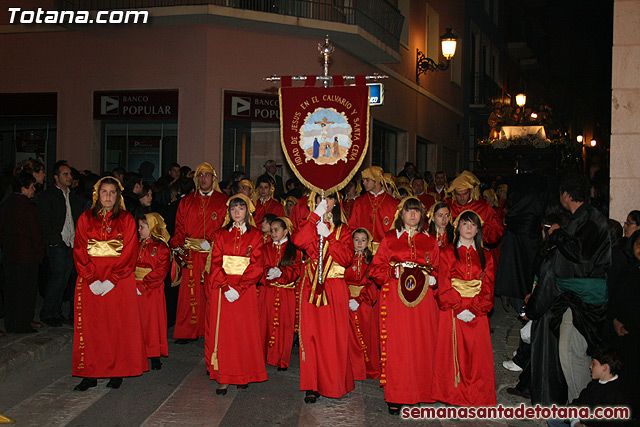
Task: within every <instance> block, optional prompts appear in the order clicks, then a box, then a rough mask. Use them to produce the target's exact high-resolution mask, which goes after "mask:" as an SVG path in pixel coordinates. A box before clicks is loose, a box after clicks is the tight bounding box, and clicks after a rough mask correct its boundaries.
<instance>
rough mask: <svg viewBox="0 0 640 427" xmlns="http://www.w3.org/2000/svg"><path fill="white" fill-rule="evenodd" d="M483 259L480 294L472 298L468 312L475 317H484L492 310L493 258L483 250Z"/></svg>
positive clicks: (494, 276)
mask: <svg viewBox="0 0 640 427" xmlns="http://www.w3.org/2000/svg"><path fill="white" fill-rule="evenodd" d="M484 257H485V259H486V261H487V263H486V265H485V269H484V277H483V278H482V287H481V288H480V293H479V294H478V295H476V296H475V297H473V299H472V300H471V306H470V307H469V311H470V312H472V313H473V314H474V315H476V316H483V315H486V314H487V313H489V312H490V311H491V309H492V308H493V290H494V283H495V278H496V265H495V261H494V260H493V256H491V254H490V253H489V251H487V250H484Z"/></svg>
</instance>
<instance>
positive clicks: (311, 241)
mask: <svg viewBox="0 0 640 427" xmlns="http://www.w3.org/2000/svg"><path fill="white" fill-rule="evenodd" d="M318 221H320V217H319V216H318V215H316V214H315V213H313V212H312V213H311V215H309V218H308V219H307V220H305V221H301V223H300V227H299V228H298V230H297V231H296V232H295V233H293V235H292V236H291V241H293V244H294V245H296V246H297V247H298V248H300V249H302V250H303V251H305V252H306V253H307V255H309V256H310V257H313V256H318V232H317V230H316V224H317V223H318ZM314 252H315V253H314Z"/></svg>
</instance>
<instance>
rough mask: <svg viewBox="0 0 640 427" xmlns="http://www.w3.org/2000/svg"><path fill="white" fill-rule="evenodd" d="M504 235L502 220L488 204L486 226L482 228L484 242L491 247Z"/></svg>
mask: <svg viewBox="0 0 640 427" xmlns="http://www.w3.org/2000/svg"><path fill="white" fill-rule="evenodd" d="M503 233H504V225H503V224H502V218H499V217H498V215H496V211H495V210H494V209H493V208H492V207H491V206H489V205H488V204H487V209H485V218H484V225H483V226H482V240H484V242H486V243H487V244H489V245H492V244H494V243H498V242H499V241H500V238H501V237H502V234H503Z"/></svg>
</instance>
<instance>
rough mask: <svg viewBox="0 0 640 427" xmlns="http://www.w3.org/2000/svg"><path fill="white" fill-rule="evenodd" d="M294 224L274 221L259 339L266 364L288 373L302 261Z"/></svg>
mask: <svg viewBox="0 0 640 427" xmlns="http://www.w3.org/2000/svg"><path fill="white" fill-rule="evenodd" d="M292 231H293V225H292V224H291V221H289V219H288V218H276V219H274V220H273V221H271V240H272V242H271V243H269V244H268V245H265V246H264V248H263V250H262V259H263V269H264V274H263V275H262V279H261V281H260V282H261V284H262V285H263V286H262V287H261V289H260V295H259V297H258V305H259V307H260V337H261V342H262V347H263V349H264V351H265V355H266V360H267V364H269V365H273V366H277V367H278V371H286V370H287V368H288V367H289V360H290V359H291V349H292V348H293V327H294V324H295V317H296V293H295V285H296V280H297V279H298V277H299V276H300V265H301V263H300V258H299V256H298V253H297V250H296V247H295V246H294V245H293V243H291V242H290V241H289V235H290V233H291V232H292Z"/></svg>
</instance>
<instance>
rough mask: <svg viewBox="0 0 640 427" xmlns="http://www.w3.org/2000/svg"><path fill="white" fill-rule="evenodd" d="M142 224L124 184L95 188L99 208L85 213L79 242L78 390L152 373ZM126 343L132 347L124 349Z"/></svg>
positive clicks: (110, 181) (106, 181)
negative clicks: (142, 295)
mask: <svg viewBox="0 0 640 427" xmlns="http://www.w3.org/2000/svg"><path fill="white" fill-rule="evenodd" d="M137 251H138V236H137V233H136V221H135V220H134V219H133V217H132V216H131V214H130V213H128V212H127V211H125V210H124V201H123V199H122V186H121V185H120V182H119V181H118V180H117V179H115V178H113V177H105V178H102V179H101V180H99V181H98V182H97V183H96V185H95V186H94V187H93V205H92V207H91V209H89V210H86V211H84V212H83V213H82V215H80V218H79V219H78V224H77V227H76V236H75V240H74V243H73V260H74V263H75V266H76V271H77V272H78V279H77V282H76V292H75V301H74V308H75V310H74V315H75V323H74V324H75V328H74V336H73V371H72V372H73V375H74V376H78V377H83V379H82V382H81V383H80V384H78V385H77V386H76V387H75V390H78V391H85V390H87V389H88V388H90V387H95V386H96V385H97V378H105V377H106V378H111V380H110V381H109V382H108V383H107V387H111V388H118V387H120V385H121V384H122V377H133V376H136V375H141V374H142V373H143V372H144V371H148V370H149V365H148V362H147V355H146V352H145V346H144V338H143V336H142V325H141V323H140V310H139V308H138V301H137V298H138V296H137V295H136V279H135V276H134V270H135V268H136V255H137ZM123 343H126V345H123Z"/></svg>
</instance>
